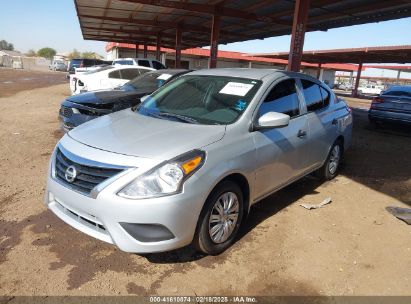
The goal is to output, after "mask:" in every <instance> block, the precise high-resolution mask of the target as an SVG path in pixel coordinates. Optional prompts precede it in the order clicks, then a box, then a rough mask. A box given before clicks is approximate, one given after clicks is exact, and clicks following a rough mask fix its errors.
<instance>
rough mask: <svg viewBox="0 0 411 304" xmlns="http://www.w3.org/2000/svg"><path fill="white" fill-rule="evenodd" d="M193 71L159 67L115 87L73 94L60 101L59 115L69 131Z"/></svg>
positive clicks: (137, 102) (131, 104) (119, 108)
mask: <svg viewBox="0 0 411 304" xmlns="http://www.w3.org/2000/svg"><path fill="white" fill-rule="evenodd" d="M188 72H190V71H189V70H183V69H170V70H157V71H152V72H148V73H145V74H144V75H141V76H139V77H136V78H134V79H132V80H130V81H129V82H127V83H126V84H124V85H123V86H121V87H118V88H116V89H114V90H104V91H94V92H93V91H91V92H86V93H82V94H78V95H73V96H70V97H68V98H67V99H65V100H64V101H63V102H62V103H61V108H60V113H59V119H60V121H61V125H62V128H63V129H64V130H65V131H66V132H67V131H69V130H71V129H72V128H74V127H77V126H78V125H81V124H82V123H84V122H86V121H89V120H92V119H94V118H97V117H99V116H103V115H106V114H110V113H113V112H116V111H120V110H124V109H127V108H130V107H133V106H136V105H138V104H139V103H140V102H141V101H140V98H141V97H143V96H145V95H149V94H151V93H153V92H154V91H155V90H157V89H158V88H159V87H161V86H163V85H164V84H166V83H168V82H170V81H172V80H173V79H175V78H177V77H179V76H181V75H183V74H186V73H188Z"/></svg>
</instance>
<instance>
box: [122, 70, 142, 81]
mask: <svg viewBox="0 0 411 304" xmlns="http://www.w3.org/2000/svg"><path fill="white" fill-rule="evenodd" d="M120 73H121V78H122V79H127V80H131V79H134V78H136V77H137V76H140V70H139V69H123V70H120Z"/></svg>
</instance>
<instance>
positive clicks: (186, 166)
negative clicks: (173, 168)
mask: <svg viewBox="0 0 411 304" xmlns="http://www.w3.org/2000/svg"><path fill="white" fill-rule="evenodd" d="M202 160H203V158H202V157H201V156H197V157H195V158H193V159H190V160H189V161H186V162H185V163H183V164H181V167H182V168H183V170H184V173H185V174H186V175H187V174H190V173H191V172H193V171H194V170H195V169H196V168H197V167H198V165H200V163H201V161H202Z"/></svg>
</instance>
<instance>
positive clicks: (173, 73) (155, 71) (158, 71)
mask: <svg viewBox="0 0 411 304" xmlns="http://www.w3.org/2000/svg"><path fill="white" fill-rule="evenodd" d="M191 71H192V70H187V69H162V70H154V71H151V72H148V73H159V74H172V75H175V74H180V73H188V72H191Z"/></svg>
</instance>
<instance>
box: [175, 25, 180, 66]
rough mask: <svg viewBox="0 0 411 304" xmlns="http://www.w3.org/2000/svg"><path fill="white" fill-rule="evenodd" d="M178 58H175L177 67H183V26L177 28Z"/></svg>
mask: <svg viewBox="0 0 411 304" xmlns="http://www.w3.org/2000/svg"><path fill="white" fill-rule="evenodd" d="M175 50H176V58H175V68H176V69H180V68H181V28H180V27H179V26H178V27H177V29H176V46H175Z"/></svg>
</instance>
